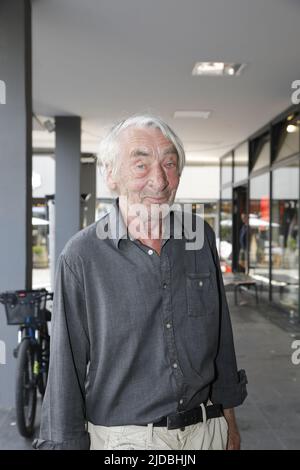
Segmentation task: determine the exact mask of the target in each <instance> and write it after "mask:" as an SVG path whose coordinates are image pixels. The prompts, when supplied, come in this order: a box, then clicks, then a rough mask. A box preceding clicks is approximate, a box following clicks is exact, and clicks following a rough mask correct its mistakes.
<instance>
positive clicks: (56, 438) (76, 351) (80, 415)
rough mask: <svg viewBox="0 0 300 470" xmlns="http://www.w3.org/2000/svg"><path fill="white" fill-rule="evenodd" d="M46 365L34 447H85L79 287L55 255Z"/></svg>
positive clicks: (84, 345) (85, 339) (85, 356)
mask: <svg viewBox="0 0 300 470" xmlns="http://www.w3.org/2000/svg"><path fill="white" fill-rule="evenodd" d="M50 351H51V354H50V367H49V376H48V383H47V387H46V392H45V396H44V400H43V404H42V413H41V427H40V435H39V438H38V439H35V440H34V441H33V447H34V448H35V449H52V450H69V449H70V450H71V449H89V447H90V441H89V434H88V432H87V430H86V418H85V392H84V391H85V379H86V371H87V364H88V361H89V336H88V328H87V318H86V310H85V298H84V287H83V285H82V282H81V279H80V276H79V275H78V273H76V271H75V269H74V267H72V265H71V264H70V263H68V261H67V258H66V257H65V256H64V255H63V254H61V255H60V257H59V260H58V267H57V271H56V279H55V290H54V301H53V312H52V322H51V341H50Z"/></svg>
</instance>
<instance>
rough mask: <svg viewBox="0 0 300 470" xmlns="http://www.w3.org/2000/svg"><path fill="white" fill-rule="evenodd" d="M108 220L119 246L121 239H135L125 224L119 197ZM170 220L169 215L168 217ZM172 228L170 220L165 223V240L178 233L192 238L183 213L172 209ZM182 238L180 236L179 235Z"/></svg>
mask: <svg viewBox="0 0 300 470" xmlns="http://www.w3.org/2000/svg"><path fill="white" fill-rule="evenodd" d="M107 216H108V220H107V224H108V230H109V232H110V235H111V238H112V240H113V242H114V244H115V245H116V247H117V248H119V243H120V240H122V239H127V238H128V239H130V240H132V241H133V240H134V238H133V237H132V236H131V235H130V233H129V232H128V229H127V226H126V224H125V221H124V218H123V216H122V213H121V211H120V208H119V198H116V199H115V201H114V203H113V205H112V208H111V210H110V212H109V213H108V214H107ZM166 220H168V217H167V219H166ZM169 220H170V229H169V228H168V222H166V223H165V224H164V225H163V236H162V239H163V240H165V241H166V240H168V239H170V238H174V237H175V238H176V235H181V237H182V236H184V237H185V238H186V239H190V238H191V237H190V233H189V230H188V228H187V227H186V225H184V223H183V213H182V212H179V211H176V210H171V212H170V218H169ZM179 238H180V237H179Z"/></svg>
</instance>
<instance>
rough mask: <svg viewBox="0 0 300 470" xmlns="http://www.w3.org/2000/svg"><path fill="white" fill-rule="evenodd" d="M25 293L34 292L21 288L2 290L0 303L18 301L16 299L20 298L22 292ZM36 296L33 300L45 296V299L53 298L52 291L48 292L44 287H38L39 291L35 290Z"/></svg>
mask: <svg viewBox="0 0 300 470" xmlns="http://www.w3.org/2000/svg"><path fill="white" fill-rule="evenodd" d="M23 292H24V294H25V295H26V294H27V293H28V294H29V293H31V292H34V291H32V290H28V291H26V290H21V291H14V292H2V293H0V303H2V304H13V303H18V300H19V299H21V298H22V295H21V294H22V293H23ZM36 293H37V295H36V297H35V300H40V299H42V298H43V297H45V296H46V300H53V292H48V291H47V290H46V289H40V291H39V290H38V289H37V290H36Z"/></svg>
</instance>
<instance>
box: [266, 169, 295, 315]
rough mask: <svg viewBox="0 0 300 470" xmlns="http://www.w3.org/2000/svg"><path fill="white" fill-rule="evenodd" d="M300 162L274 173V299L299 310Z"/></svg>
mask: <svg viewBox="0 0 300 470" xmlns="http://www.w3.org/2000/svg"><path fill="white" fill-rule="evenodd" d="M298 198H299V161H297V162H296V163H294V164H291V165H289V166H287V167H284V168H278V169H276V170H274V171H273V201H272V298H273V300H274V301H275V302H279V303H280V304H282V305H283V306H284V307H286V308H289V310H290V311H291V313H293V312H294V314H295V315H296V314H297V311H298V291H299V273H298V266H299V249H298V247H299V226H298V224H299V221H298V205H299V199H298Z"/></svg>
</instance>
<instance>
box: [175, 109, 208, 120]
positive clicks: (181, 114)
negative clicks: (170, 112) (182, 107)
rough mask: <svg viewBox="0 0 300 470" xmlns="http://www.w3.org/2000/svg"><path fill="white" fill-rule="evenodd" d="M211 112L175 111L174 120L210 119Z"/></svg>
mask: <svg viewBox="0 0 300 470" xmlns="http://www.w3.org/2000/svg"><path fill="white" fill-rule="evenodd" d="M210 115H211V111H175V113H174V118H176V119H177V118H197V119H208V118H209V116H210Z"/></svg>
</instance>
